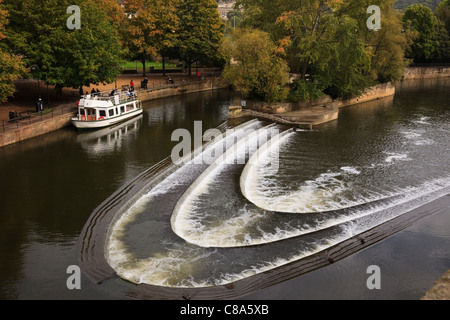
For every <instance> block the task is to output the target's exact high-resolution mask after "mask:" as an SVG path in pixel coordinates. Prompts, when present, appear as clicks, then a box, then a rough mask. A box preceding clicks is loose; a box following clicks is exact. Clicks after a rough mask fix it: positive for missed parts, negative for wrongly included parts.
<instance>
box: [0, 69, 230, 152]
mask: <svg viewBox="0 0 450 320" xmlns="http://www.w3.org/2000/svg"><path fill="white" fill-rule="evenodd" d="M225 87H226V86H225V85H224V84H222V83H220V82H219V81H217V80H216V79H214V78H211V79H206V80H201V81H194V82H180V83H178V84H173V85H165V86H163V87H161V88H154V89H153V88H152V89H148V90H140V91H139V92H138V97H139V99H140V100H141V101H143V102H144V101H149V100H155V99H160V98H165V97H172V96H177V95H182V94H189V93H195V92H202V91H209V90H216V89H221V88H225ZM74 115H75V111H74V109H72V111H71V112H69V113H64V114H62V115H59V116H52V117H51V118H48V117H44V119H41V121H30V120H27V119H24V120H16V121H14V123H9V127H10V126H12V127H13V128H7V127H5V125H4V124H3V128H0V147H4V146H8V145H11V144H14V143H17V142H20V141H23V140H26V139H30V138H33V137H37V136H40V135H43V134H46V133H49V132H51V131H56V130H59V129H62V128H64V127H67V126H70V125H71V122H70V120H71V118H72V117H73V116H74ZM34 118H36V117H34Z"/></svg>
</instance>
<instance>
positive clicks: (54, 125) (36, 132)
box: [0, 113, 74, 147]
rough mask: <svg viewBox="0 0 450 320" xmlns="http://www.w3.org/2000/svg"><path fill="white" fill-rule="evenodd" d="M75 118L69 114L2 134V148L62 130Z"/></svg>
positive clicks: (0, 137)
mask: <svg viewBox="0 0 450 320" xmlns="http://www.w3.org/2000/svg"><path fill="white" fill-rule="evenodd" d="M73 116H74V114H73V113H67V114H63V115H60V116H55V117H53V118H50V119H46V120H43V121H40V122H37V123H32V124H29V125H20V126H19V128H17V129H14V130H9V131H7V132H5V133H3V134H0V147H4V146H7V145H10V144H13V143H16V142H20V141H23V140H26V139H29V138H33V137H37V136H40V135H43V134H46V133H49V132H52V131H55V130H59V129H62V128H64V127H66V126H67V125H69V124H70V119H71V118H72V117H73Z"/></svg>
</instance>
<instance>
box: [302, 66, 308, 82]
mask: <svg viewBox="0 0 450 320" xmlns="http://www.w3.org/2000/svg"><path fill="white" fill-rule="evenodd" d="M307 71H308V63H307V62H303V66H302V80H306V72H307Z"/></svg>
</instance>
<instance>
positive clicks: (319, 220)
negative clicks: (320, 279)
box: [106, 111, 450, 288]
mask: <svg viewBox="0 0 450 320" xmlns="http://www.w3.org/2000/svg"><path fill="white" fill-rule="evenodd" d="M424 113H425V114H424ZM394 116H395V117H399V116H398V115H397V114H394V115H392V117H394ZM343 119H344V120H340V121H344V122H345V117H344V118H343ZM362 119H363V115H361V119H358V120H359V121H361V122H363V123H364V124H365V128H364V130H362V129H360V128H355V132H349V131H348V130H347V131H346V132H340V131H339V128H340V127H339V126H336V127H335V128H332V129H328V130H314V131H298V132H288V131H286V133H284V134H282V137H281V138H280V139H278V140H277V143H272V144H269V143H267V144H257V143H256V141H258V137H259V135H261V134H263V133H265V130H268V128H264V125H263V124H262V123H260V122H253V123H251V124H247V125H244V126H243V127H240V128H238V130H235V131H234V134H233V135H230V136H225V137H224V138H223V139H224V140H223V141H222V142H221V143H223V144H222V145H226V146H227V147H228V149H227V150H226V152H225V153H224V154H222V155H219V156H217V158H216V159H214V160H215V161H214V162H213V163H212V164H208V165H201V166H199V165H195V164H193V163H188V164H186V165H185V166H183V167H181V168H180V169H179V170H177V171H176V172H175V173H173V174H172V175H170V176H169V177H168V178H167V179H165V180H164V181H162V182H161V183H160V184H158V185H157V186H155V187H154V188H153V189H152V190H151V191H150V192H148V193H147V194H146V195H144V196H143V197H141V198H140V199H139V200H138V201H137V202H136V203H135V204H134V205H133V206H132V207H131V208H130V209H128V210H127V212H126V213H125V214H123V215H122V216H121V217H120V218H119V219H118V220H117V221H116V222H115V224H114V225H113V226H112V227H111V231H110V235H109V239H108V243H107V250H106V256H107V260H108V262H109V264H110V265H111V266H112V267H113V268H114V270H116V272H117V274H118V275H120V276H121V277H122V278H124V279H127V280H129V281H131V282H135V283H146V284H152V285H157V286H165V287H173V288H202V287H211V286H217V285H223V284H227V283H230V282H233V281H238V280H241V279H245V278H247V277H250V276H252V275H256V274H260V273H262V272H265V271H268V270H273V269H275V268H277V267H280V266H283V265H286V264H289V263H291V262H293V261H297V260H299V259H302V258H305V257H308V256H311V255H313V254H315V253H318V252H321V251H322V250H325V249H326V248H330V247H332V246H334V245H336V244H338V243H341V242H342V241H345V240H347V239H349V238H351V237H353V236H355V235H358V234H360V233H362V232H365V231H367V230H370V229H372V228H374V227H377V226H378V225H380V224H382V223H385V222H387V221H390V220H391V219H394V218H396V217H399V216H401V215H403V214H405V213H407V212H409V211H411V210H413V209H416V208H418V207H420V206H422V205H424V204H427V203H429V202H431V201H433V200H435V199H437V198H439V197H442V196H444V195H447V194H449V193H450V174H449V172H450V163H449V159H448V150H449V146H448V134H449V132H450V123H449V122H448V119H449V117H448V111H442V112H440V113H437V115H434V114H432V113H431V112H430V113H426V112H423V113H422V112H420V113H417V114H416V115H415V116H413V117H410V116H408V117H405V118H404V119H400V120H397V119H395V120H393V119H386V121H389V125H384V124H383V125H382V124H380V123H378V122H377V121H372V122H370V121H368V122H364V120H362ZM353 120H354V119H353ZM431 123H433V130H430V126H431ZM340 125H342V126H343V125H345V123H344V124H340ZM246 129H251V130H253V131H252V133H251V134H249V133H248V131H247V132H246ZM257 129H259V130H257ZM358 130H359V131H358ZM280 131H282V130H280ZM226 139H228V141H232V142H233V143H225V140H226ZM243 141H244V142H245V143H244V144H246V145H247V146H248V145H253V146H255V145H257V146H258V148H250V149H251V151H249V150H247V149H246V150H244V151H243V150H241V149H242V148H240V145H241V144H240V143H239V142H243ZM217 143H219V142H217ZM216 146H217V145H216ZM274 150H279V152H275V151H274ZM209 151H210V150H209ZM209 151H208V150H205V151H204V152H209ZM243 153H245V154H246V156H245V159H246V162H245V163H237V161H235V160H236V159H239V156H242V154H243ZM430 155H432V156H430ZM202 156H204V154H200V155H199V157H202ZM253 157H258V161H252V158H253ZM233 159H234V160H233ZM253 160H254V158H253ZM227 161H230V162H227ZM274 164H276V168H277V170H275V171H274V170H273V168H274V166H273V165H274ZM411 172H414V174H411Z"/></svg>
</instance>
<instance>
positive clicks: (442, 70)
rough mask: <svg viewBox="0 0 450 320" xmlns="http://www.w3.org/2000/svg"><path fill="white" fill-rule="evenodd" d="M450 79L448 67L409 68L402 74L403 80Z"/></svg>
mask: <svg viewBox="0 0 450 320" xmlns="http://www.w3.org/2000/svg"><path fill="white" fill-rule="evenodd" d="M446 77H450V66H436V67H410V68H407V69H406V70H405V72H404V74H403V80H414V79H437V78H446Z"/></svg>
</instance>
